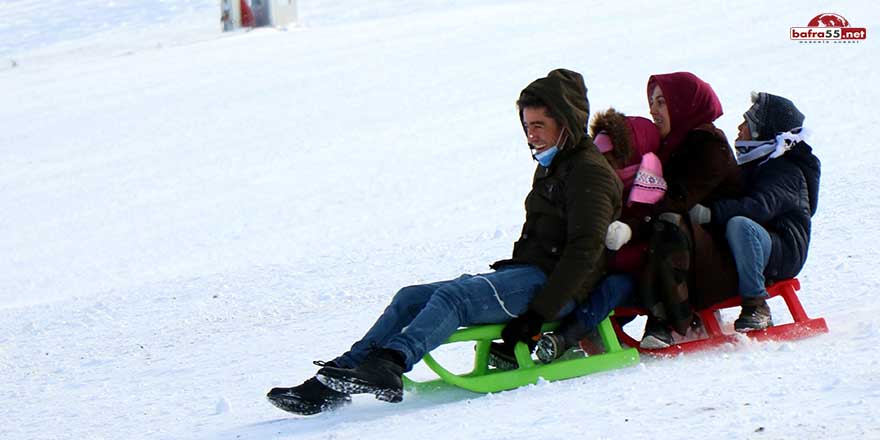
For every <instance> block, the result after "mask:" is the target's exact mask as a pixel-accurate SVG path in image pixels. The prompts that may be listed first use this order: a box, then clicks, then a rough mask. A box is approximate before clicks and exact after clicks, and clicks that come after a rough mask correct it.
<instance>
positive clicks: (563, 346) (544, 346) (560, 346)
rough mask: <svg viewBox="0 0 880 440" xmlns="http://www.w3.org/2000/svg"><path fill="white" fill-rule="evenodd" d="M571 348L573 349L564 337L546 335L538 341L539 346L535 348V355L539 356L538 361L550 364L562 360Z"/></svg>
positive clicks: (553, 334)
mask: <svg viewBox="0 0 880 440" xmlns="http://www.w3.org/2000/svg"><path fill="white" fill-rule="evenodd" d="M569 348H572V345H569V344H568V343H567V341H566V338H565V337H564V336H562V335H558V334H556V333H546V334H544V335H543V336H541V339H540V340H538V345H537V346H536V347H535V355H536V356H538V360H539V361H541V362H542V363H545V364H549V363H550V362H553V361H555V360H556V359H559V358H561V357H562V355H563V354H564V353H565V352H566V351H567V350H568V349H569Z"/></svg>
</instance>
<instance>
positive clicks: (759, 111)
mask: <svg viewBox="0 0 880 440" xmlns="http://www.w3.org/2000/svg"><path fill="white" fill-rule="evenodd" d="M743 117H745V118H746V122H747V123H748V124H749V131H751V132H752V139H753V140H756V141H765V140H769V139H773V138H774V137H775V136H776V134H777V133H783V132H786V131H791V130H792V129H794V128H798V127H802V126H803V125H804V115H803V113H801V112H800V111H799V110H798V109H797V107H795V106H794V103H792V102H791V101H789V100H788V99H785V98H783V97H781V96H776V95H771V94H769V93H764V92H761V93H756V92H752V106H751V108H749V109H748V111H746V112H745V113H744V114H743Z"/></svg>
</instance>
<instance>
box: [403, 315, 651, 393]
mask: <svg viewBox="0 0 880 440" xmlns="http://www.w3.org/2000/svg"><path fill="white" fill-rule="evenodd" d="M558 325H559V324H558V323H551V324H546V325H545V326H544V328H543V329H542V330H543V331H544V332H548V331H552V330H553V329H555V328H556V327H557V326H558ZM503 328H504V325H503V324H494V325H483V326H476V327H466V328H461V329H459V330H458V331H457V332H455V333H454V334H453V335H452V336H450V337H449V339H447V340H446V343H447V344H450V343H455V342H468V341H474V342H476V350H475V354H474V368H473V370H472V371H470V372H469V373H464V374H456V373H453V372H450V371H449V370H448V369H446V368H444V367H443V366H442V365H440V364H439V363H438V362H437V361H436V360H435V359H434V357H432V356H431V354H430V353H428V354H427V355H425V357H424V358H422V360H423V361H424V362H425V364H426V365H427V366H428V367H429V368H430V369H431V370H433V371H434V373H436V374H437V375H438V376H439V377H440V378H439V379H435V380H432V381H427V382H417V381H414V380H411V379H409V378H408V377H406V376H404V378H403V380H404V387H405V388H406V389H407V390H409V391H420V390H431V389H436V388H441V387H444V386H447V385H454V386H457V387H460V388H464V389H466V390H470V391H475V392H478V393H493V392H498V391H504V390H512V389H514V388H519V387H521V386H524V385H529V384H533V383H536V382H537V381H538V378H544V379H545V380H548V381H554V380H562V379H570V378H573V377H579V376H585V375H587V374H591V373H596V372H600V371H607V370H613V369H617V368H623V367H628V366H633V365H636V364H638V363H639V353H638V351H636V350H635V349H633V348H628V349H624V348H622V347H621V346H620V342H618V340H617V336H616V335H615V333H614V328H613V327H612V325H611V321H610V320H609V319H608V318H605V319H604V320H603V321H602V322H601V323H600V324H599V335H600V337H601V338H602V343H603V345H604V346H605V348H606V349H605V352H604V353H600V354H595V355H590V356H585V357H578V358H574V359H565V358H560V359H557V360H556V361H554V362H552V363H549V364H546V365H545V364H541V363H539V362H538V363H536V362H535V361H534V360H533V359H532V357H531V354H530V353H529V350H528V347H527V346H526V345H525V344H523V343H518V344H516V349H515V354H516V360H517V363H518V364H519V368H516V369H513V370H500V369H496V368H490V367H489V347H490V344H491V343H492V341H493V340H497V339H500V338H501V330H502V329H503Z"/></svg>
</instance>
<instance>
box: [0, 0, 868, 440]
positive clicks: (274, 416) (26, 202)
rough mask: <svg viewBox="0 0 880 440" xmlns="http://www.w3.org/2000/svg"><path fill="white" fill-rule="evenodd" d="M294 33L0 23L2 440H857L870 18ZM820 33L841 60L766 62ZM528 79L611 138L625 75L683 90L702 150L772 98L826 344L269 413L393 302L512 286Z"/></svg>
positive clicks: (635, 83) (767, 9) (149, 16)
mask: <svg viewBox="0 0 880 440" xmlns="http://www.w3.org/2000/svg"><path fill="white" fill-rule="evenodd" d="M299 3H300V5H299V15H300V17H301V19H302V20H301V22H300V24H298V25H297V26H289V27H287V28H286V29H258V30H254V31H251V32H235V33H232V34H221V33H220V32H219V29H220V23H219V5H218V4H217V3H216V2H215V1H213V0H210V1H209V0H189V1H181V0H176V1H163V0H139V1H137V0H113V1H107V0H105V1H97V0H68V1H62V0H51V1H40V2H38V1H35V0H11V1H5V2H3V3H2V4H0V230H2V231H3V234H2V235H0V401H2V402H3V403H2V406H0V438H4V439H5V438H10V439H60V438H77V439H82V438H150V439H152V438H157V439H181V438H211V439H247V438H253V439H267V438H273V439H274V438H278V439H280V438H306V439H310V438H314V439H317V438H340V439H344V438H383V439H409V438H426V437H431V436H433V437H437V436H440V435H442V436H444V437H445V438H453V439H454V438H536V437H540V438H570V437H573V436H577V437H583V438H666V437H670V436H681V437H684V436H687V437H694V436H707V437H715V438H731V439H742V438H755V439H764V438H766V439H771V438H772V439H778V438H880V422H878V420H880V382H878V377H880V356H878V355H877V354H876V350H875V346H874V342H876V341H877V340H878V337H880V324H878V323H877V320H876V317H877V316H878V313H880V306H878V303H877V302H876V301H874V300H873V298H874V297H875V296H876V295H875V292H876V291H877V290H878V288H880V277H878V275H877V273H876V271H875V270H874V265H875V262H876V261H877V260H878V257H880V255H878V250H877V246H876V245H875V243H874V241H873V240H875V238H872V237H876V229H877V225H878V223H877V220H876V219H877V218H878V217H880V202H878V200H877V198H876V197H874V196H873V193H872V192H871V189H872V188H873V187H874V186H875V180H876V179H874V177H875V174H876V173H875V170H874V166H873V165H874V163H873V162H872V161H871V160H870V159H871V158H875V157H877V154H876V152H875V151H874V150H875V149H876V148H875V147H876V146H875V145H874V143H873V142H871V139H872V138H871V137H870V135H869V133H868V132H869V130H870V129H871V128H872V127H873V126H874V125H876V124H875V123H876V119H877V118H876V117H875V116H874V115H873V111H872V110H873V106H874V105H875V104H876V103H877V102H880V92H878V89H877V88H876V87H874V84H873V81H872V80H870V78H872V77H874V72H876V71H877V70H878V67H880V63H878V62H877V57H876V53H877V44H878V43H877V42H878V37H877V36H875V35H874V34H873V33H872V32H873V31H874V29H875V28H876V26H877V24H878V22H880V14H878V12H877V8H876V7H873V6H872V3H871V2H868V1H845V2H838V4H837V5H835V9H834V10H833V11H829V10H828V9H827V6H824V5H823V4H821V3H819V2H812V1H808V2H795V1H790V0H789V1H781V2H774V3H772V4H767V3H765V2H758V1H746V2H738V3H736V4H732V3H725V2H715V1H712V2H700V1H695V0H694V1H679V2H676V3H668V2H657V3H647V4H641V5H638V7H634V6H631V4H630V3H626V2H602V1H592V2H580V1H548V2H540V3H537V2H528V1H500V0H471V1H463V0H461V1H455V0H433V1H423V2H406V1H402V0H372V1H368V0H349V1H345V2H337V1H330V0H301V1H300V2H299ZM823 12H836V13H839V14H841V15H843V16H844V17H846V18H847V19H848V20H849V21H850V23H851V24H852V25H853V26H857V27H867V28H868V38H867V39H866V40H865V41H862V42H861V43H859V44H823V45H810V44H801V43H797V42H794V41H790V40H789V38H788V34H787V33H788V28H789V27H793V26H805V25H806V23H807V22H808V21H809V20H810V19H811V18H813V17H814V16H815V15H817V14H819V13H823ZM556 67H567V68H571V69H574V70H577V71H579V72H582V73H583V74H584V76H585V77H586V80H587V85H588V87H589V88H590V92H589V96H590V101H591V104H592V110H593V112H596V111H599V110H602V109H605V108H607V107H609V106H612V105H613V106H615V107H616V108H618V109H619V110H621V111H623V112H626V113H628V114H634V115H646V114H647V104H646V97H645V82H646V80H647V78H648V76H649V75H650V74H652V73H663V72H670V71H676V70H689V71H692V72H695V73H696V74H697V75H699V76H700V77H702V78H703V79H705V80H706V81H708V82H709V83H711V84H712V86H713V87H714V88H715V90H716V91H717V92H718V94H719V97H720V99H721V101H722V103H723V104H724V107H725V109H726V114H725V115H724V116H723V117H722V118H721V119H720V120H719V121H718V125H719V126H720V127H721V128H722V129H724V130H725V131H726V132H727V133H728V134H729V135H730V134H733V133H735V127H736V125H737V124H738V123H739V122H740V118H741V116H740V115H741V113H742V112H743V111H744V110H745V109H746V108H747V106H748V97H749V92H750V91H752V90H760V91H769V92H772V93H777V94H780V95H783V96H787V97H790V98H792V99H793V100H794V101H795V102H796V103H797V104H798V106H799V107H800V109H801V110H802V111H803V113H804V114H806V115H807V124H808V126H809V127H810V128H811V129H812V132H813V136H812V138H811V144H813V146H814V148H815V150H816V152H817V154H818V155H819V157H820V158H821V159H822V163H823V176H822V189H821V193H820V202H819V212H818V213H817V215H816V217H815V219H814V234H813V243H812V247H811V251H810V258H809V260H808V262H807V266H806V267H805V269H804V271H803V272H802V274H801V275H800V277H799V278H800V279H801V281H802V284H803V286H804V287H803V290H802V291H801V294H800V298H801V300H802V302H803V303H804V306H805V308H806V309H807V312H808V313H809V314H810V315H811V316H822V317H824V318H826V320H827V322H828V326H829V328H830V333H829V334H827V335H822V336H819V337H815V338H811V339H807V340H802V341H796V342H784V343H773V342H770V343H755V342H752V341H748V340H745V341H742V342H741V343H739V344H736V345H733V346H729V347H725V348H723V349H719V350H715V351H710V352H705V353H700V354H695V355H688V356H684V357H678V358H674V359H660V360H657V359H645V360H643V362H642V363H641V364H640V365H639V366H637V367H635V368H628V369H623V370H618V371H613V372H608V373H600V374H595V375H591V376H586V377H582V378H577V379H572V380H567V381H562V382H553V383H546V382H543V383H539V384H537V385H533V386H528V387H524V388H522V389H518V390H514V391H510V392H504V393H497V394H492V395H478V394H473V393H470V392H466V391H444V392H438V393H433V394H408V395H407V396H406V397H405V400H404V402H403V403H400V404H386V403H382V402H378V401H376V400H375V399H373V398H372V397H370V396H356V397H355V399H354V400H355V401H354V404H353V405H351V406H350V407H347V408H345V409H344V410H341V411H338V412H334V413H330V414H323V415H319V416H315V417H308V418H305V417H297V416H293V415H290V414H287V413H284V412H281V411H279V410H278V409H276V408H274V407H273V406H271V405H270V404H269V403H268V402H266V400H265V398H264V394H265V392H266V391H267V390H268V389H269V388H271V387H274V386H282V385H284V386H291V385H295V384H298V383H300V382H301V381H302V380H304V379H306V378H308V377H309V376H310V375H311V374H313V373H314V370H315V367H314V366H313V365H312V364H311V361H312V360H316V359H325V360H327V359H331V358H332V357H334V356H335V355H337V354H339V353H340V352H341V351H343V350H345V349H346V348H347V347H348V345H350V344H351V343H352V342H354V341H355V340H356V339H357V338H358V337H359V336H360V335H361V334H362V333H363V332H364V331H366V329H367V328H368V327H369V326H370V325H371V324H372V321H373V319H375V317H376V316H378V314H379V312H380V311H381V310H382V309H383V308H384V306H385V304H386V303H387V302H388V301H389V300H390V298H391V296H392V295H393V294H394V292H395V291H396V290H397V289H398V288H399V287H402V286H405V285H408V284H414V283H421V282H428V281H436V280H440V279H449V278H453V277H455V276H458V274H460V273H462V272H469V273H477V272H481V271H485V270H487V264H488V263H490V262H492V261H494V260H497V259H501V258H505V257H506V256H508V255H509V253H510V250H511V244H512V242H513V241H514V240H515V238H516V237H517V235H518V231H519V228H520V226H521V222H522V220H523V213H522V202H523V199H524V197H525V195H526V193H527V192H528V189H529V184H530V178H531V174H532V170H533V167H534V163H533V162H532V160H531V159H530V157H529V153H528V149H527V148H526V146H525V143H524V141H523V138H522V131H521V128H520V127H519V126H518V123H517V119H516V114H515V110H514V104H513V103H514V101H515V99H516V96H517V94H518V92H519V91H520V90H521V89H522V88H523V87H524V86H525V85H526V84H528V83H529V82H530V81H532V80H533V79H535V78H537V77H540V76H543V75H545V74H546V73H547V72H548V71H549V70H551V69H553V68H556ZM771 306H772V307H773V310H774V314H776V316H777V317H778V319H779V320H780V321H783V322H784V321H785V320H786V319H790V318H788V317H787V315H786V313H785V312H784V306H783V305H782V304H781V303H778V302H774V303H771ZM725 316H726V318H727V320H728V321H730V320H732V319H733V317H734V316H735V311H729V312H728V313H726V315H725ZM467 351H468V349H467V348H462V347H459V348H456V347H452V348H450V349H449V350H447V352H448V356H451V357H452V358H453V360H455V359H456V358H458V359H464V358H466V357H467V355H468V353H467ZM415 374H416V375H417V376H418V375H427V374H428V373H427V372H425V371H424V369H423V368H422V367H419V369H417V371H416V372H415Z"/></svg>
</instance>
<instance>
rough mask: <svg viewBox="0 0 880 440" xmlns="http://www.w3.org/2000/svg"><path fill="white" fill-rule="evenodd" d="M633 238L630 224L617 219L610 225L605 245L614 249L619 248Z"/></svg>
mask: <svg viewBox="0 0 880 440" xmlns="http://www.w3.org/2000/svg"><path fill="white" fill-rule="evenodd" d="M630 238H632V229H630V228H629V225H627V224H626V223H623V222H619V221H617V220H615V221H613V222H611V224H610V225H608V231H607V232H606V233H605V247H607V248H608V249H611V250H612V251H616V250H619V249H620V248H621V247H623V245H625V244H626V243H627V242H628V241H629V239H630Z"/></svg>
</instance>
